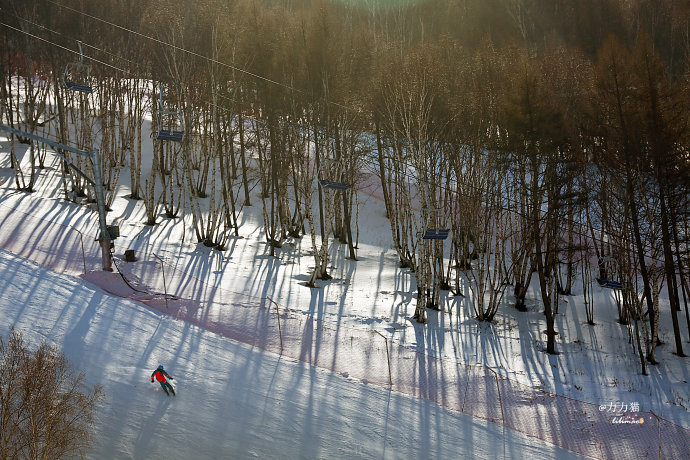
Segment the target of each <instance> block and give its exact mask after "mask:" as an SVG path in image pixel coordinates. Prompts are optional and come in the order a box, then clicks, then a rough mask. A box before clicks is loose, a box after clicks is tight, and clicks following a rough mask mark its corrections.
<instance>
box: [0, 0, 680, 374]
mask: <svg viewBox="0 0 690 460" xmlns="http://www.w3.org/2000/svg"><path fill="white" fill-rule="evenodd" d="M26 3H27V5H22V6H17V5H14V6H12V7H10V6H3V11H6V12H8V13H11V14H9V15H8V17H9V18H10V19H7V21H8V24H9V25H12V28H9V27H5V28H3V32H2V33H3V41H4V49H6V50H8V53H6V54H5V55H3V56H2V59H3V63H2V65H1V66H0V72H2V74H1V75H0V77H2V87H1V89H2V100H3V105H2V110H3V117H4V120H6V122H8V123H10V124H21V126H24V127H25V129H27V130H30V131H32V132H35V131H37V130H38V132H41V129H43V130H45V131H46V132H49V133H51V134H53V135H55V136H57V137H58V139H59V140H60V141H62V142H64V143H67V142H71V143H74V144H77V145H78V146H80V147H82V148H92V147H98V148H100V149H101V151H102V152H103V153H104V155H103V156H102V158H103V160H102V161H103V162H104V165H103V166H104V170H105V171H109V174H108V175H107V177H106V178H105V181H106V182H107V183H106V186H107V187H108V189H109V190H111V192H112V190H113V187H114V185H115V183H116V182H117V180H118V176H119V174H120V172H121V171H122V169H123V168H128V169H129V175H130V181H131V184H132V196H131V198H132V199H143V201H144V203H145V207H146V211H147V223H148V224H155V222H156V221H157V219H159V218H160V214H161V213H162V214H163V215H164V216H166V217H169V218H172V217H177V216H180V215H184V216H189V217H190V220H191V227H192V230H193V232H194V235H195V236H196V239H197V241H199V242H203V243H204V244H207V245H208V246H214V247H218V248H223V247H225V245H226V244H227V242H228V239H229V238H231V237H233V236H235V235H237V234H238V227H239V222H240V221H241V219H239V215H240V213H241V209H242V207H243V206H248V205H252V204H254V203H255V201H256V200H257V199H258V200H259V201H260V205H261V207H262V213H263V217H264V229H265V232H264V234H265V237H266V241H267V244H268V245H269V247H270V251H271V254H274V251H275V249H276V248H280V247H281V246H282V245H283V244H284V242H285V241H286V240H287V239H288V238H294V237H300V236H302V235H306V234H307V233H309V236H310V241H311V245H312V251H313V256H314V262H315V268H314V271H313V276H312V279H311V281H310V283H309V284H310V285H311V286H315V285H316V280H317V279H327V278H328V277H329V276H330V275H329V274H328V270H327V267H328V248H329V241H330V239H331V238H335V239H337V240H338V241H339V242H341V243H343V244H347V245H348V249H349V257H350V258H351V259H353V260H356V258H357V255H356V247H357V234H358V230H357V226H358V223H357V216H358V212H357V193H356V190H357V186H358V181H359V180H360V178H361V177H362V176H363V173H366V172H367V171H370V170H372V171H375V173H376V174H377V175H378V176H379V178H380V183H381V188H382V191H383V197H384V202H385V210H386V215H387V217H388V219H389V221H390V229H391V235H392V239H393V243H394V247H395V249H396V251H397V253H398V255H399V259H400V264H401V265H402V266H404V267H409V268H410V269H411V270H412V271H413V272H414V275H415V278H416V281H417V286H418V296H417V308H416V311H415V318H416V319H417V320H418V321H420V322H423V321H424V320H425V311H426V308H440V307H441V302H440V298H441V295H440V294H441V291H442V290H448V289H450V290H452V291H454V292H456V293H458V294H459V293H460V292H461V291H469V292H470V293H471V296H470V297H471V300H469V301H471V302H472V305H473V311H474V313H475V316H476V317H477V319H479V320H482V321H491V320H492V319H493V318H494V317H495V315H496V314H497V312H498V311H499V306H500V305H501V304H502V303H505V301H506V299H507V298H508V299H513V298H514V301H513V300H511V301H512V302H514V306H515V307H516V308H517V309H518V310H525V309H526V303H525V299H526V295H527V292H528V287H529V285H530V282H531V280H532V279H533V275H534V274H536V279H537V280H538V284H539V291H540V294H541V300H542V303H543V305H544V313H545V317H546V325H547V328H546V332H547V346H546V350H547V351H548V352H549V353H556V351H557V350H556V347H555V345H556V342H555V337H556V334H557V331H556V330H555V318H556V315H557V314H558V296H559V295H564V294H565V295H570V294H571V290H572V286H573V284H574V282H575V280H578V279H579V280H581V281H582V283H583V285H584V296H585V304H586V307H587V308H586V313H587V321H588V322H589V323H590V324H594V323H595V318H596V314H595V309H594V307H595V306H594V304H593V301H592V292H593V289H595V288H594V287H593V286H595V279H596V278H599V279H605V280H609V281H616V282H619V283H620V284H621V286H622V287H623V289H621V290H620V291H616V299H617V302H618V309H619V317H620V322H621V323H623V324H627V325H628V326H629V331H630V340H631V344H633V345H634V347H635V350H636V352H637V353H638V354H639V356H640V362H641V366H642V370H643V372H646V367H645V366H646V362H647V361H649V362H652V363H653V362H655V350H656V346H657V345H658V343H659V340H660V338H659V334H658V324H659V317H660V311H659V310H660V309H659V304H660V295H661V292H662V290H663V289H666V290H667V292H668V298H669V299H670V303H671V316H672V319H673V325H674V339H675V347H676V353H677V354H679V355H683V350H682V342H683V334H685V335H686V336H687V334H688V332H689V331H688V330H687V329H686V330H685V332H683V327H682V326H681V319H680V318H679V317H681V314H680V313H681V311H682V310H685V319H686V323H687V326H688V328H690V317H688V309H687V303H688V297H690V291H689V290H688V276H687V273H688V258H689V255H688V227H689V225H690V224H689V222H690V214H689V212H688V205H689V203H688V196H689V193H688V191H689V188H690V185H689V184H690V173H689V169H690V166H689V163H690V160H689V154H688V145H689V143H688V141H689V139H688V132H689V130H688V129H687V128H688V113H689V111H688V101H690V99H689V98H688V89H689V88H690V87H689V84H688V81H689V80H688V63H689V62H690V61H689V59H688V57H689V56H690V34H688V30H690V29H689V27H690V9H688V8H687V6H686V5H685V3H684V2H681V1H676V0H663V1H646V0H638V1H633V2H630V1H622V0H606V1H600V0H596V1H595V0H586V1H585V0H583V1H579V2H570V1H565V0H557V1H554V0H548V1H547V0H485V1H480V0H476V1H472V0H445V1H441V2H433V4H430V3H429V2H420V3H418V4H412V3H413V2H410V4H408V5H407V6H401V7H398V8H379V7H378V3H377V2H376V1H373V2H363V3H365V4H366V7H362V6H361V5H359V6H357V5H356V2H352V3H353V5H349V6H346V5H343V4H340V3H337V4H336V3H333V2H319V1H306V0H305V1H294V2H271V1H267V2H255V1H250V0H237V1H234V2H227V1H209V2H190V1H184V0H176V1H173V2H169V1H166V2H162V1H158V0H150V1H143V2H137V3H136V8H137V9H139V10H142V11H143V12H144V14H141V15H139V14H137V15H134V14H131V13H132V11H133V8H135V5H134V3H133V2H99V5H98V7H96V6H95V5H84V4H82V2H72V1H69V0H63V1H61V2H60V4H61V5H63V6H59V5H56V4H55V3H53V2H48V3H44V2H38V1H36V2H26ZM96 8H98V9H97V10H96ZM181 11H184V12H185V14H179V12H181ZM82 13H86V14H87V15H84V14H82ZM89 15H93V16H89ZM94 16H95V17H98V18H103V19H105V20H106V21H101V20H96V19H94ZM114 24H117V25H120V26H117V25H114ZM123 27H124V28H123ZM126 29H131V30H126ZM132 31H136V32H137V33H133V32H132ZM26 32H30V33H31V34H32V35H36V36H41V37H44V38H45V40H44V41H40V40H36V39H35V38H33V37H32V36H29V35H27V34H26ZM87 38H88V39H87ZM74 39H82V40H84V41H85V43H88V45H89V46H87V47H85V49H87V50H89V51H88V53H89V56H90V57H91V61H90V62H91V64H92V65H91V75H90V78H91V81H92V84H93V85H94V92H93V94H76V93H74V92H70V91H67V90H66V89H65V88H64V87H63V85H61V84H60V76H61V74H62V71H63V67H64V65H65V62H68V61H69V60H70V59H72V60H74V59H76V57H75V56H73V55H72V56H70V55H69V54H68V53H66V52H65V51H64V49H61V48H56V47H55V45H54V44H55V43H57V44H60V45H61V46H65V47H67V48H70V49H74V41H73V40H74ZM16 76H24V77H25V78H23V79H22V80H21V81H22V82H23V84H22V85H17V84H14V85H13V83H12V82H13V81H15V80H13V78H15V77H16ZM36 77H38V78H36ZM49 83H52V84H53V86H52V88H53V89H54V90H53V91H48V90H47V88H48V84H49ZM159 101H160V102H159ZM170 114H172V115H170ZM162 115H164V116H162ZM148 117H151V118H152V120H153V122H152V124H153V127H152V131H153V132H154V133H155V132H157V131H158V130H160V129H170V126H169V124H170V123H171V119H170V117H172V118H173V119H174V118H177V120H173V121H174V122H176V123H177V126H182V127H184V133H185V135H184V137H183V139H182V141H181V142H170V141H158V140H155V139H152V140H151V141H150V142H153V151H154V158H153V162H152V164H151V165H150V168H148V167H143V166H142V143H143V142H149V140H148V139H147V137H148V132H147V131H146V130H145V129H143V128H144V126H145V120H146V119H147V118H148ZM166 117H168V118H166ZM159 125H160V126H159ZM34 148H38V147H37V146H36V147H33V146H32V150H31V152H32V167H31V171H30V173H29V174H26V173H25V172H24V171H22V170H21V168H20V166H19V164H18V162H17V161H16V158H15V157H14V155H13V154H12V164H13V167H14V168H15V170H16V172H17V174H16V185H17V187H18V188H20V189H25V190H31V188H32V184H33V178H34V177H35V171H34V166H33V164H34V160H33V155H34V150H33V149H34ZM36 156H37V158H40V152H38V151H37V152H36ZM144 166H146V165H144ZM64 174H65V182H64V183H65V188H64V193H65V196H66V197H67V198H69V199H75V196H79V195H88V194H89V193H90V192H89V191H88V190H86V188H85V186H84V184H83V183H81V182H80V178H79V177H78V176H76V175H74V174H72V173H71V172H70V171H69V170H68V169H67V168H65V169H64ZM26 176H28V177H29V179H28V181H27V180H26V179H25V177H26ZM317 179H328V180H332V181H336V182H337V183H338V184H341V185H344V186H346V188H345V190H339V191H334V190H332V189H327V188H324V187H322V186H321V185H320V183H319V181H318V180H317ZM253 190H254V192H253V193H254V196H252V191H253ZM110 200H112V193H111V196H110ZM161 208H162V209H161ZM429 229H447V230H449V231H450V236H449V238H448V240H447V241H446V243H443V242H442V241H440V240H429V239H424V238H422V235H423V234H424V232H425V231H426V230H429ZM578 276H579V277H578ZM509 288H510V290H509ZM596 289H598V288H596ZM506 295H507V296H506Z"/></svg>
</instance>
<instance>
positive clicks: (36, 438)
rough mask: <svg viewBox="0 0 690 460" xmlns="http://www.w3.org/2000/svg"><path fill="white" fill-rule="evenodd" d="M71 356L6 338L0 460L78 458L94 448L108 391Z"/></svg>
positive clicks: (0, 344) (0, 366) (0, 382)
mask: <svg viewBox="0 0 690 460" xmlns="http://www.w3.org/2000/svg"><path fill="white" fill-rule="evenodd" d="M85 383H86V382H85V378H84V375H83V374H77V373H76V372H75V371H74V369H73V367H72V366H71V365H70V364H69V362H68V361H67V359H66V358H65V356H64V355H63V354H62V353H60V352H58V351H57V350H56V349H55V348H53V347H51V346H49V345H47V344H46V343H42V344H41V345H40V346H39V347H38V348H37V349H35V350H32V349H31V347H30V345H29V344H28V343H26V342H25V341H24V340H23V338H22V335H21V333H19V332H17V331H15V330H12V332H11V333H10V335H9V337H8V338H7V340H4V339H3V338H2V337H0V458H2V459H13V458H27V459H41V458H73V457H76V456H80V455H84V454H85V452H86V450H87V449H88V447H89V446H90V443H91V439H92V437H93V431H92V430H93V426H94V423H95V420H94V412H95V409H96V406H97V405H98V403H99V402H100V400H101V399H102V388H101V387H100V386H96V387H95V388H93V389H92V390H86V391H85V390H84V385H85Z"/></svg>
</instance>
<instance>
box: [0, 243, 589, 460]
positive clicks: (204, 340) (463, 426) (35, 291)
mask: <svg viewBox="0 0 690 460" xmlns="http://www.w3.org/2000/svg"><path fill="white" fill-rule="evenodd" d="M0 292H2V297H1V300H0V334H2V335H3V336H5V337H6V336H7V334H8V331H9V329H10V327H12V326H14V327H15V328H17V329H19V330H21V331H22V332H23V333H24V335H25V337H26V338H27V339H29V340H31V341H32V343H33V344H37V343H38V342H40V341H41V340H43V339H45V340H47V341H48V342H50V343H54V344H56V345H58V346H59V347H60V348H62V349H63V350H64V352H65V353H66V354H67V356H68V358H69V359H70V360H71V361H72V363H73V364H74V365H75V366H76V367H77V368H78V369H80V370H82V371H83V372H85V373H86V376H87V380H88V383H89V384H90V385H94V384H97V383H100V384H102V385H104V390H105V401H104V403H103V405H102V406H101V407H100V408H99V410H98V414H97V423H96V440H95V444H94V447H93V450H92V451H90V452H89V453H88V458H94V459H96V458H98V459H102V458H138V459H148V458H169V459H172V458H179V459H182V458H196V459H216V458H261V459H267V458H291V459H292V458H295V459H296V458H329V459H330V458H348V459H349V458H392V459H397V458H420V459H426V458H487V459H496V458H517V457H523V458H563V459H570V458H579V457H577V456H576V455H575V454H572V453H571V452H568V451H565V450H563V449H560V448H557V447H554V446H551V445H548V444H546V443H543V442H542V441H539V440H536V439H534V438H529V437H527V436H524V435H522V434H519V433H516V432H514V431H512V430H509V429H504V428H502V427H501V426H500V425H496V424H493V423H489V422H484V421H481V420H477V419H474V418H472V417H470V416H467V415H463V414H459V413H456V412H453V411H449V410H446V409H444V408H442V407H439V406H438V405H436V404H433V403H431V402H429V401H426V400H423V399H417V398H412V397H407V396H404V395H401V394H398V393H396V392H391V391H388V390H385V389H383V388H379V387H376V386H371V385H366V384H362V383H361V382H360V381H353V380H350V379H347V378H344V377H342V376H339V375H336V374H333V373H329V372H326V371H323V370H320V369H318V368H315V367H312V366H309V365H307V364H304V363H302V362H299V361H295V360H292V359H286V358H281V357H280V356H277V355H274V354H271V353H268V352H264V351H262V350H260V349H255V348H251V347H249V346H247V345H244V344H241V343H238V342H235V341H232V340H230V339H227V338H224V337H221V336H219V335H217V334H214V333H211V332H208V331H206V330H203V329H200V328H198V327H195V326H192V325H189V324H187V323H184V322H183V321H179V320H175V319H173V318H171V317H169V316H166V315H162V314H159V313H156V312H153V311H151V310H148V309H147V308H146V307H145V306H143V305H141V304H139V303H135V302H132V301H128V300H123V299H120V298H115V297H112V296H110V295H108V294H106V293H104V292H103V291H101V290H99V289H98V288H95V287H93V286H91V285H89V284H88V283H85V282H82V281H80V280H79V279H76V278H71V277H67V276H64V275H59V274H56V273H54V272H52V271H50V270H47V269H45V268H43V267H40V266H37V265H35V264H33V263H30V262H27V261H26V260H25V259H21V258H19V257H17V256H15V255H13V254H10V253H8V252H7V251H4V250H0ZM158 364H164V365H165V366H166V369H167V370H168V371H169V372H170V373H171V374H172V375H173V376H174V377H175V380H174V381H173V383H176V386H177V392H178V396H176V397H174V398H173V397H167V396H165V394H164V393H163V392H162V390H161V389H160V387H159V386H158V384H151V383H150V375H151V372H152V371H153V369H154V368H155V367H156V366H157V365H158Z"/></svg>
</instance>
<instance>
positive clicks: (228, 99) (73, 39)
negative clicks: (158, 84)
mask: <svg viewBox="0 0 690 460" xmlns="http://www.w3.org/2000/svg"><path fill="white" fill-rule="evenodd" d="M11 14H12V15H13V16H14V17H15V18H17V19H18V20H20V21H25V22H27V23H29V24H31V25H33V26H35V27H38V28H40V29H43V30H46V31H48V32H50V33H53V34H55V35H59V36H61V37H64V38H66V39H67V40H70V41H77V42H80V43H81V44H82V45H84V46H86V47H89V48H92V49H94V50H96V51H99V52H101V53H104V54H107V55H109V56H111V57H113V58H116V59H119V60H122V61H125V62H127V63H128V64H130V65H133V66H135V67H138V68H140V69H141V68H143V67H144V66H143V65H142V64H141V63H140V62H136V61H133V60H131V59H128V58H126V57H123V56H120V55H118V54H115V53H112V52H110V51H108V50H105V49H103V48H99V47H97V46H94V45H91V44H90V43H87V42H85V41H84V40H81V39H77V38H74V37H69V36H67V35H66V34H64V33H61V32H58V31H56V30H53V29H51V28H50V27H46V26H44V25H42V24H37V23H35V22H32V21H29V20H28V19H25V18H22V17H20V16H18V15H16V14H14V13H11ZM0 24H2V25H5V26H7V27H10V28H12V29H14V30H16V31H18V32H22V33H25V34H27V35H30V36H32V37H35V38H38V39H40V40H42V41H44V42H47V43H49V44H51V45H53V46H56V47H58V48H62V49H66V50H67V51H70V52H71V53H76V52H75V51H74V50H71V49H69V48H66V47H64V46H62V45H60V44H58V43H55V42H52V41H50V40H47V39H45V38H41V37H37V36H34V35H32V34H31V33H27V32H25V31H23V30H20V29H17V28H15V27H12V26H8V25H7V24H4V23H0ZM84 56H85V57H87V58H88V59H89V60H90V61H93V62H96V63H99V64H103V65H106V66H108V67H111V68H114V69H116V70H118V71H119V72H122V73H124V74H128V75H131V74H132V72H131V70H124V69H121V68H119V67H116V66H114V65H110V64H107V63H105V62H103V61H101V60H99V59H96V58H94V57H91V56H88V55H84ZM144 70H146V69H144ZM181 83H185V84H187V82H185V81H181ZM216 95H217V96H218V97H219V98H220V99H223V100H226V101H230V102H232V103H233V104H238V105H241V103H240V102H238V101H236V100H235V99H233V98H232V97H230V96H226V95H224V94H223V93H220V92H219V93H217V94H216ZM205 105H207V106H208V107H216V108H217V109H220V110H223V111H225V112H226V113H227V111H228V109H227V108H226V107H223V106H220V105H218V104H214V103H213V102H206V103H205Z"/></svg>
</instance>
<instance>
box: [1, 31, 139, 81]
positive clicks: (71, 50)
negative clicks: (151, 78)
mask: <svg viewBox="0 0 690 460" xmlns="http://www.w3.org/2000/svg"><path fill="white" fill-rule="evenodd" d="M0 25H2V26H5V27H7V28H9V29H12V30H14V31H17V32H21V33H23V34H26V35H28V36H30V37H32V38H35V39H37V40H40V41H42V42H45V43H48V44H50V45H52V46H55V47H57V48H60V49H63V50H65V51H69V52H70V53H73V54H77V55H78V54H79V52H78V51H75V50H73V49H70V48H67V47H66V46H63V45H60V44H59V43H55V42H52V41H50V40H48V39H45V38H43V37H39V36H38V35H35V34H32V33H31V32H28V31H25V30H21V29H18V28H16V27H14V26H11V25H9V24H6V23H4V22H2V21H0ZM89 59H90V60H92V61H94V62H97V63H98V64H101V65H104V66H106V67H110V68H112V69H115V70H118V71H120V72H123V73H126V72H125V71H124V70H122V69H121V68H119V67H117V66H114V65H112V64H108V63H107V62H103V61H101V60H99V59H96V58H91V57H89Z"/></svg>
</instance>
